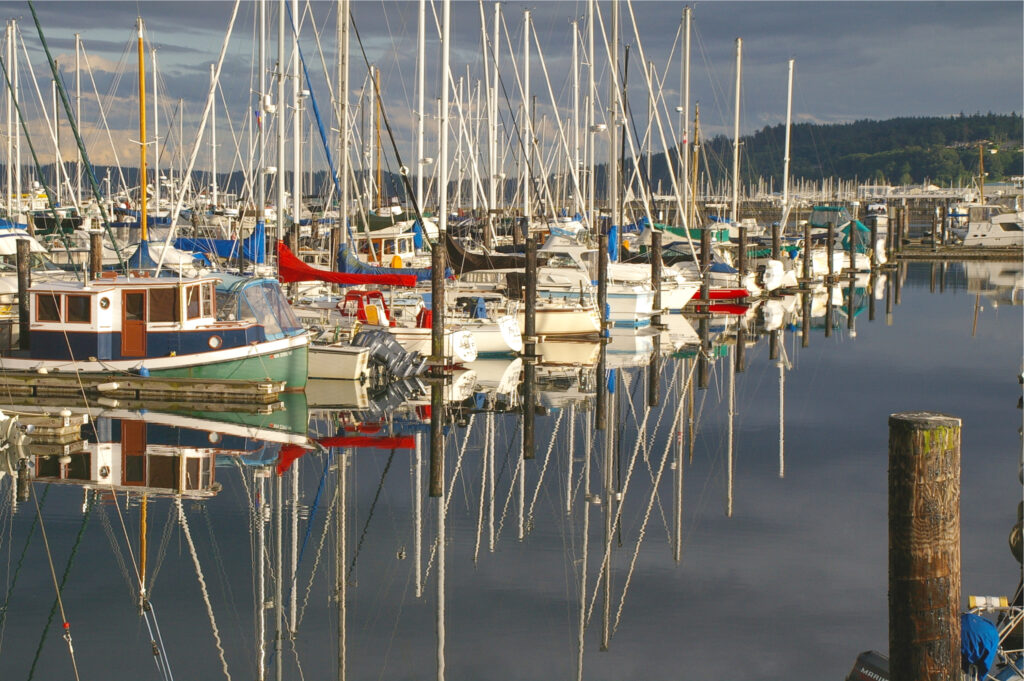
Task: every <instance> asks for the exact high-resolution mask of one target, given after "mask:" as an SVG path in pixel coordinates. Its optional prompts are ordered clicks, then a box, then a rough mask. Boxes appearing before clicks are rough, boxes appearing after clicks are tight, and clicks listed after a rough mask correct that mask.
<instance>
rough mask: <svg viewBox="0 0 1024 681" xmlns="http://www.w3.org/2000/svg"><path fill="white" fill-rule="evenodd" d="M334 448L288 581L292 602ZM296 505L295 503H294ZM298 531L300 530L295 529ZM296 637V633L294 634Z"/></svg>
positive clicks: (324, 470) (328, 455)
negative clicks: (293, 569)
mask: <svg viewBox="0 0 1024 681" xmlns="http://www.w3.org/2000/svg"><path fill="white" fill-rule="evenodd" d="M333 450H334V448H333V447H332V448H331V449H328V450H327V460H326V461H325V462H324V469H323V471H322V472H321V473H320V484H318V485H317V487H316V495H315V496H314V497H313V504H312V506H311V507H310V509H309V520H307V521H306V534H305V535H304V536H303V537H302V547H301V548H300V549H299V557H298V559H297V560H296V565H295V573H293V574H292V578H291V579H290V580H288V595H287V597H288V599H289V600H291V595H292V591H294V590H295V584H296V582H297V581H298V579H299V577H298V569H299V566H300V565H302V557H303V556H304V555H305V553H306V544H308V543H309V537H310V535H311V534H312V533H313V518H314V517H315V516H316V509H317V508H318V507H319V506H320V496H321V494H323V491H324V482H325V481H326V480H327V471H328V470H329V469H330V467H331V454H332V452H333ZM292 503H294V502H292ZM326 528H327V524H326V523H325V524H324V531H325V532H326V531H327V530H326ZM295 529H298V528H295ZM292 635H293V636H294V635H295V632H294V631H293V632H292Z"/></svg>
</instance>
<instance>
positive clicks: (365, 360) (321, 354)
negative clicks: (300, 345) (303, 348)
mask: <svg viewBox="0 0 1024 681" xmlns="http://www.w3.org/2000/svg"><path fill="white" fill-rule="evenodd" d="M369 362H370V350H369V349H368V348H360V347H356V346H352V345H340V344H339V345H318V344H315V343H313V344H310V346H309V377H310V378H329V379H336V380H345V381H355V380H359V379H360V378H362V377H363V376H365V375H366V371H367V368H368V367H369Z"/></svg>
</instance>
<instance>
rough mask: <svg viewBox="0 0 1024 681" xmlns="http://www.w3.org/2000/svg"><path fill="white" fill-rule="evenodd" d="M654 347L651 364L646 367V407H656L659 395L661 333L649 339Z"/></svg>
mask: <svg viewBox="0 0 1024 681" xmlns="http://www.w3.org/2000/svg"><path fill="white" fill-rule="evenodd" d="M651 342H652V344H653V346H654V349H653V352H652V353H651V363H650V364H649V365H648V366H647V406H648V407H657V406H658V399H659V398H660V395H661V363H660V361H659V360H660V359H661V333H660V332H659V333H656V334H654V337H653V338H652V339H651Z"/></svg>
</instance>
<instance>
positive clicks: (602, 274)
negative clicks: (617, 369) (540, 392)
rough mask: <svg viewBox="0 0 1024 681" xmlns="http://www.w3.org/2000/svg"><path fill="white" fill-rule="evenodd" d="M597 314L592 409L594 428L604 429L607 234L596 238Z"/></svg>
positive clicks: (606, 397) (606, 357) (605, 404)
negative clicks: (597, 353) (594, 404)
mask: <svg viewBox="0 0 1024 681" xmlns="http://www.w3.org/2000/svg"><path fill="white" fill-rule="evenodd" d="M597 251H598V253H597V315H598V318H599V319H600V320H601V330H600V340H601V357H600V359H599V360H598V364H597V382H598V386H597V407H596V408H595V409H594V429H595V430H604V427H605V420H606V417H607V411H608V379H607V376H605V374H606V373H607V369H608V344H607V343H606V342H605V334H606V333H607V330H606V329H605V318H606V315H605V309H606V304H607V301H608V235H607V234H604V233H602V234H600V235H599V236H598V238H597Z"/></svg>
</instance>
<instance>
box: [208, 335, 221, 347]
mask: <svg viewBox="0 0 1024 681" xmlns="http://www.w3.org/2000/svg"><path fill="white" fill-rule="evenodd" d="M209 343H210V347H211V348H213V349H214V350H216V349H217V348H219V347H220V346H221V345H223V344H224V341H223V340H221V337H220V336H210V341H209Z"/></svg>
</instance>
